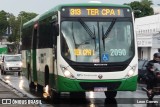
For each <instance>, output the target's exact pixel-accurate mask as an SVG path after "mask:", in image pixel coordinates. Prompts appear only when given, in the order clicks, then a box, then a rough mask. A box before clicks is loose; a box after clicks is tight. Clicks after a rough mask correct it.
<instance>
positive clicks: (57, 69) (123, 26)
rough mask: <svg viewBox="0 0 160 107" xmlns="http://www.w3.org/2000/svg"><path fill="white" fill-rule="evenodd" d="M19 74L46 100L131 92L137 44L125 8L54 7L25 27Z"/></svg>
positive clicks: (98, 5) (130, 16) (93, 5)
mask: <svg viewBox="0 0 160 107" xmlns="http://www.w3.org/2000/svg"><path fill="white" fill-rule="evenodd" d="M22 61H23V71H24V74H25V75H26V77H27V78H28V80H29V84H30V89H32V90H38V91H42V92H43V93H44V96H45V97H46V96H50V97H53V98H54V97H58V96H59V95H60V93H62V92H69V93H70V94H71V95H77V94H80V95H84V94H85V92H88V91H94V92H99V91H100V92H104V93H105V95H106V97H108V98H110V97H112V98H113V97H116V94H117V91H135V90H136V86H137V73H138V70H137V67H138V66H137V64H138V58H137V43H136V36H135V33H134V17H133V12H132V10H131V8H130V7H129V6H126V5H115V4H114V5H113V4H104V3H84V4H83V3H82V4H64V5H58V6H56V7H54V8H53V9H50V10H49V11H47V12H45V13H44V14H42V15H39V16H37V17H35V18H34V19H32V20H30V21H29V22H27V23H25V24H24V25H23V31H22Z"/></svg>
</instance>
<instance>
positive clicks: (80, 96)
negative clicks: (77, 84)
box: [70, 92, 86, 99]
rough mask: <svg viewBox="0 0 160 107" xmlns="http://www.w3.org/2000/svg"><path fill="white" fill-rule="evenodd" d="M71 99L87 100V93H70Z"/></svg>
mask: <svg viewBox="0 0 160 107" xmlns="http://www.w3.org/2000/svg"><path fill="white" fill-rule="evenodd" d="M70 98H73V99H75V98H77V99H79V98H80V99H83V98H86V94H85V92H70Z"/></svg>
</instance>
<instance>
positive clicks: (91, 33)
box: [79, 19, 96, 50]
mask: <svg viewBox="0 0 160 107" xmlns="http://www.w3.org/2000/svg"><path fill="white" fill-rule="evenodd" d="M79 22H80V24H81V25H82V26H83V28H84V29H85V30H86V31H87V33H88V34H89V36H90V37H91V38H92V39H94V44H95V50H96V36H95V27H93V28H94V33H93V32H92V31H91V29H90V28H89V27H88V26H87V24H85V22H84V21H83V20H82V19H79Z"/></svg>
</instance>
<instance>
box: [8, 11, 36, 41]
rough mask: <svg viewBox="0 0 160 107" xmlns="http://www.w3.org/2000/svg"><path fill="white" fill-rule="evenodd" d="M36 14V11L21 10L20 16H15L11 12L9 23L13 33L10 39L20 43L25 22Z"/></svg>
mask: <svg viewBox="0 0 160 107" xmlns="http://www.w3.org/2000/svg"><path fill="white" fill-rule="evenodd" d="M36 16H37V14H36V13H29V12H24V11H21V12H20V14H19V15H18V17H15V16H14V15H12V14H10V18H9V23H10V26H11V28H12V34H11V36H9V38H8V41H9V42H16V43H17V44H18V43H19V42H20V37H21V30H22V25H23V23H25V22H27V21H29V20H31V19H33V18H34V17H36Z"/></svg>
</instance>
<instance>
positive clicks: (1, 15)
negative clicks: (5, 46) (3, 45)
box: [0, 10, 8, 39]
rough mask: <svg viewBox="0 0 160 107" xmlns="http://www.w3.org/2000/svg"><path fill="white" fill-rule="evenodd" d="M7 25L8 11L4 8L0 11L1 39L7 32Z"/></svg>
mask: <svg viewBox="0 0 160 107" xmlns="http://www.w3.org/2000/svg"><path fill="white" fill-rule="evenodd" d="M7 26H8V21H7V13H6V12H5V11H3V10H2V11H0V39H2V36H3V35H4V34H5V32H6V29H7Z"/></svg>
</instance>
